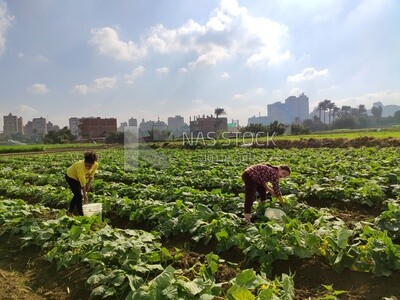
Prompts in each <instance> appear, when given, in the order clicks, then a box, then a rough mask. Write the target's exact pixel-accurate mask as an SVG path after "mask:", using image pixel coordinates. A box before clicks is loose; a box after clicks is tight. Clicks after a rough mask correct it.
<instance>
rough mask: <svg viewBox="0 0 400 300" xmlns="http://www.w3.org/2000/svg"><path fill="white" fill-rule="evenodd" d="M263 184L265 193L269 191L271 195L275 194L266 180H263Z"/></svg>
mask: <svg viewBox="0 0 400 300" xmlns="http://www.w3.org/2000/svg"><path fill="white" fill-rule="evenodd" d="M263 185H264V187H265V190H266V192H267V193H270V194H271V195H272V196H276V194H275V191H274V190H273V189H271V188H270V187H269V185H268V182H264V184H263Z"/></svg>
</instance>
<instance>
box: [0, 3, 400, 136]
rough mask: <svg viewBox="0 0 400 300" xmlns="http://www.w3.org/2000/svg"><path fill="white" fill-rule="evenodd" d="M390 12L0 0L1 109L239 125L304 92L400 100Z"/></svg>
mask: <svg viewBox="0 0 400 300" xmlns="http://www.w3.org/2000/svg"><path fill="white" fill-rule="evenodd" d="M399 15H400V1H397V0H364V1H361V0H352V1H348V0H335V1H332V0H324V1H314V0H302V1H300V0H298V1H294V0H242V1H241V0H222V1H216V0H201V1H199V0H174V1H173V0H131V1H128V0H115V1H106V0H84V1H82V0H69V1H58V0H9V1H5V0H0V78H1V80H0V113H1V115H5V114H8V113H10V112H11V113H13V114H16V115H18V116H22V117H23V119H24V123H26V122H27V121H28V120H31V119H32V118H34V117H40V116H43V117H46V118H48V119H49V120H50V121H52V122H53V123H55V124H58V125H61V126H66V125H68V118H69V117H72V116H76V117H85V116H86V117H88V116H100V117H116V118H117V122H118V124H119V123H121V122H124V121H127V120H128V119H129V118H130V117H134V118H137V119H138V120H139V121H140V120H141V119H142V118H144V119H145V120H149V119H152V120H157V118H158V117H159V118H160V120H163V121H166V120H167V118H168V117H169V116H174V115H176V114H178V115H182V116H184V117H185V121H186V122H188V121H189V116H193V115H203V114H205V115H208V114H212V113H213V112H214V109H215V108H216V107H223V108H225V111H226V112H227V117H228V119H229V120H231V119H238V120H239V121H240V123H241V125H246V124H247V118H248V117H251V116H254V115H259V114H261V115H265V114H266V106H267V104H270V103H274V102H276V101H283V100H284V99H286V98H287V97H289V96H291V95H294V96H298V95H299V94H300V93H302V92H304V93H305V94H306V95H307V96H308V97H309V98H310V109H312V108H314V107H315V106H316V105H317V103H318V102H320V101H323V100H324V99H329V100H331V101H333V102H335V103H336V104H337V105H338V106H339V107H340V106H342V105H350V106H353V107H354V106H357V105H358V104H365V105H366V106H367V108H370V107H371V106H372V103H373V102H375V101H381V102H383V103H384V104H385V105H388V104H400V57H399V53H400V34H399V33H400V18H399V17H398V16H399ZM2 122H3V118H1V119H0V125H1V128H2V125H3V124H2Z"/></svg>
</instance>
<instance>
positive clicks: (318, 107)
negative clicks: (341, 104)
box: [317, 102, 325, 121]
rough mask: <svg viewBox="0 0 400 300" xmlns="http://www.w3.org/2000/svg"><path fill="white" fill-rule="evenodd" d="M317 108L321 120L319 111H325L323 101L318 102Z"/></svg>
mask: <svg viewBox="0 0 400 300" xmlns="http://www.w3.org/2000/svg"><path fill="white" fill-rule="evenodd" d="M317 109H318V110H319V120H320V121H322V119H321V112H322V111H325V108H324V102H320V103H318V106H317Z"/></svg>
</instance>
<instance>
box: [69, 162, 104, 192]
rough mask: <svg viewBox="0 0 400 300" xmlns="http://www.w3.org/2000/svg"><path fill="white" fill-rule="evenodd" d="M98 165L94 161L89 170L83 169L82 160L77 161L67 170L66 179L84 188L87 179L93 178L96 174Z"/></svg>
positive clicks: (83, 163)
mask: <svg viewBox="0 0 400 300" xmlns="http://www.w3.org/2000/svg"><path fill="white" fill-rule="evenodd" d="M98 166H99V163H98V162H97V161H96V162H95V163H94V164H93V166H92V168H91V169H89V170H88V169H86V168H85V162H84V161H83V160H79V161H77V162H74V163H73V164H72V166H70V167H69V168H68V169H67V175H68V177H71V178H72V179H75V180H78V181H79V182H80V183H81V187H84V186H85V185H86V183H87V180H88V179H89V178H93V177H94V174H95V173H96V170H97V167H98Z"/></svg>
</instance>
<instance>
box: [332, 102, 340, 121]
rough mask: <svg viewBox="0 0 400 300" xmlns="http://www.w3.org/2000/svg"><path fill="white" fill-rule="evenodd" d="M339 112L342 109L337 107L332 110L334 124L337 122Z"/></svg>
mask: <svg viewBox="0 0 400 300" xmlns="http://www.w3.org/2000/svg"><path fill="white" fill-rule="evenodd" d="M339 111H340V108H339V107H337V106H336V105H335V106H334V107H333V110H332V116H333V119H332V123H333V122H335V117H336V116H337V115H338V113H339Z"/></svg>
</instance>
